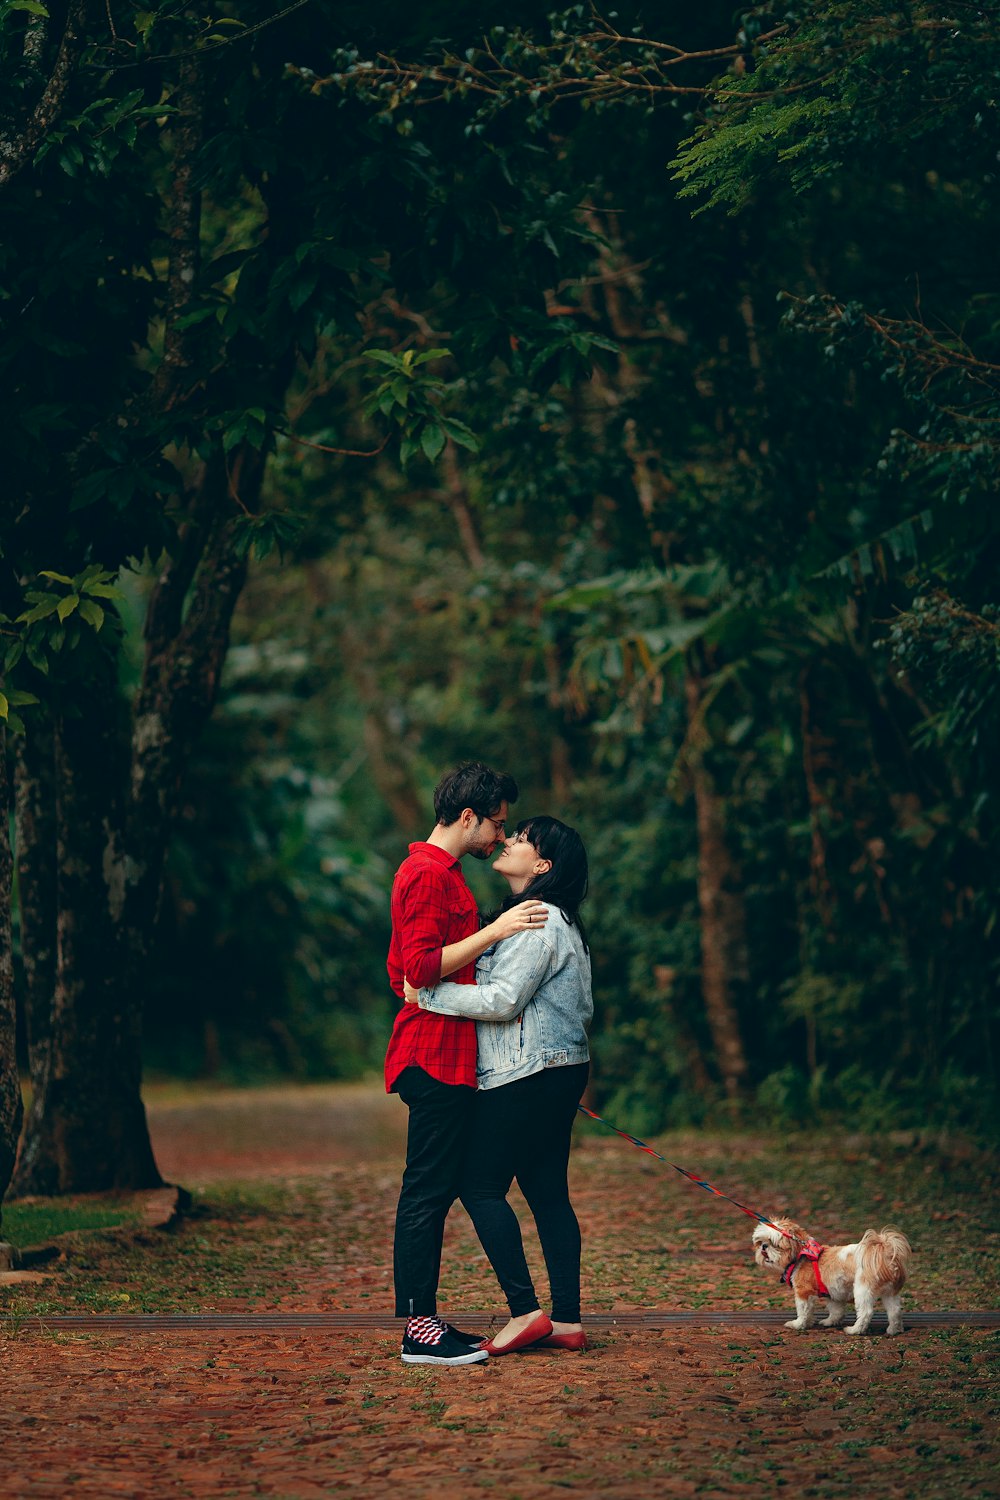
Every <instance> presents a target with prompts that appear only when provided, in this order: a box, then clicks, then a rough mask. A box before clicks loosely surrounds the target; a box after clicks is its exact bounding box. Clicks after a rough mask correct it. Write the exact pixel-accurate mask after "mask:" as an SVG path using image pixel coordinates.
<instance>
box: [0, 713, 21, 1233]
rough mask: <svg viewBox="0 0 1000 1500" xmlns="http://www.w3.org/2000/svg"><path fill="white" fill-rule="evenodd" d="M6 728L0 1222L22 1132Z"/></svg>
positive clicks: (1, 839) (1, 760)
mask: <svg viewBox="0 0 1000 1500" xmlns="http://www.w3.org/2000/svg"><path fill="white" fill-rule="evenodd" d="M6 739H7V731H6V729H5V728H4V727H3V726H2V725H0V1225H2V1224H3V1207H2V1204H3V1197H4V1194H5V1192H6V1191H7V1185H8V1183H9V1182H10V1178H11V1173H12V1171H13V1169H14V1155H15V1152H16V1151H17V1139H18V1136H19V1135H20V1133H21V1114H22V1104H21V1081H20V1079H19V1078H18V1074H17V1047H16V1033H15V1016H14V957H13V949H12V943H11V897H12V890H13V856H12V853H11V847H10V834H9V831H8V830H9V812H8V809H9V805H10V793H9V787H8V780H7V744H6Z"/></svg>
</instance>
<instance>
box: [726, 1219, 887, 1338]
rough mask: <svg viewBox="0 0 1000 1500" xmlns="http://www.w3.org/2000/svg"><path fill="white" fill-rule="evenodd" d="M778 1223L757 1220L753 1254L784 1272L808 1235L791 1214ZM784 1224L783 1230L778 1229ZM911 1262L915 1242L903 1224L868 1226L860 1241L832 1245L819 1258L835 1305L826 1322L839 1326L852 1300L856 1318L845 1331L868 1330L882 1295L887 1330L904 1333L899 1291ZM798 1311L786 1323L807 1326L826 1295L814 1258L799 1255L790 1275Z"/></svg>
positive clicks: (762, 1263)
mask: <svg viewBox="0 0 1000 1500" xmlns="http://www.w3.org/2000/svg"><path fill="white" fill-rule="evenodd" d="M773 1222H774V1223H775V1224H776V1225H777V1226H778V1227H777V1229H772V1228H771V1227H770V1225H768V1224H758V1225H757V1228H756V1229H755V1230H754V1232H753V1251H754V1260H755V1261H756V1262H757V1264H758V1265H759V1266H763V1267H765V1268H766V1269H767V1270H771V1271H779V1272H783V1271H784V1270H785V1268H786V1266H789V1265H790V1264H791V1263H792V1261H794V1260H795V1259H796V1257H797V1256H798V1254H799V1252H800V1251H801V1250H802V1248H803V1246H804V1245H805V1244H806V1242H807V1241H808V1239H809V1236H808V1234H807V1233H806V1231H805V1230H804V1229H803V1228H802V1227H801V1225H799V1224H796V1223H795V1222H794V1221H793V1220H792V1219H775V1220H774V1221H773ZM779 1230H783V1231H784V1233H779V1232H778V1231H779ZM909 1266H910V1245H909V1241H908V1240H907V1238H906V1236H905V1235H904V1234H902V1233H901V1232H900V1231H899V1230H898V1229H893V1228H891V1227H888V1228H886V1229H881V1230H875V1229H866V1230H865V1232H864V1234H863V1235H862V1236H861V1238H860V1240H859V1241H858V1242H857V1244H856V1245H827V1246H826V1247H825V1248H824V1250H823V1254H822V1255H821V1257H820V1261H819V1272H820V1275H821V1276H822V1278H823V1281H824V1282H825V1283H826V1286H827V1289H828V1291H829V1293H830V1310H829V1312H828V1313H827V1315H826V1317H825V1318H824V1319H823V1320H822V1322H821V1323H820V1327H821V1328H835V1327H836V1326H837V1325H838V1324H839V1323H840V1321H841V1319H842V1318H843V1316H844V1309H845V1308H846V1306H847V1304H848V1302H851V1301H853V1303H854V1322H853V1323H852V1324H851V1325H850V1327H849V1328H845V1329H844V1332H845V1333H864V1332H865V1330H866V1329H867V1327H868V1325H869V1323H870V1322H871V1320H872V1314H873V1313H874V1311H875V1304H876V1302H878V1301H879V1300H880V1299H881V1302H882V1305H883V1306H884V1308H885V1311H886V1316H887V1317H888V1319H889V1327H888V1329H887V1332H888V1333H902V1331H903V1319H902V1316H901V1311H902V1305H903V1300H902V1298H901V1296H900V1292H901V1291H902V1288H903V1283H904V1282H905V1280H906V1275H907V1272H908V1270H909ZM791 1288H792V1292H793V1294H794V1296H795V1317H794V1318H793V1319H792V1320H791V1322H790V1323H786V1324H785V1327H786V1328H794V1329H796V1330H797V1331H798V1332H800V1333H801V1332H804V1330H805V1329H807V1328H809V1327H810V1326H811V1324H812V1323H813V1322H815V1319H816V1315H817V1313H818V1312H819V1311H820V1306H821V1299H820V1298H819V1296H818V1295H817V1292H816V1274H815V1270H814V1268H813V1265H812V1262H811V1261H808V1260H800V1261H799V1263H798V1265H797V1266H796V1268H795V1270H794V1271H793V1272H792V1275H791Z"/></svg>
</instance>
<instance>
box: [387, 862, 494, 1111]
mask: <svg viewBox="0 0 1000 1500" xmlns="http://www.w3.org/2000/svg"><path fill="white" fill-rule="evenodd" d="M391 910H392V940H391V942H390V943H389V958H388V961H387V963H386V968H387V969H388V970H389V983H390V984H391V985H392V987H393V989H394V990H395V992H396V994H397V995H398V996H399V997H400V999H402V997H403V975H404V974H405V975H406V977H407V979H408V980H409V981H410V983H411V984H412V985H415V986H416V987H417V989H423V988H425V987H427V986H429V985H435V984H437V982H438V980H439V979H440V978H441V949H442V948H445V947H447V946H448V944H449V943H459V942H461V940H462V939H463V938H467V937H471V936H472V934H473V933H474V932H478V931H479V912H478V910H477V908H476V898H475V897H474V896H473V894H472V892H471V891H470V889H469V887H468V884H467V883H466V879H465V876H464V875H463V874H462V867H461V863H460V861H459V860H457V859H455V858H453V856H452V855H450V854H449V853H448V851H447V850H446V849H441V848H439V847H438V845H437V844H411V845H410V852H409V855H408V856H407V858H406V859H404V860H403V863H402V864H401V865H400V867H399V869H398V870H397V871H396V878H395V880H394V881H393V883H392V907H391ZM448 978H449V980H453V981H456V982H457V983H459V984H475V982H476V966H475V964H474V963H471V964H466V965H465V966H464V968H461V969H456V970H455V972H454V973H453V974H449V975H448ZM404 1068H423V1070H424V1072H425V1073H429V1074H430V1075H431V1077H432V1078H437V1079H439V1080H440V1082H441V1083H455V1084H459V1083H462V1084H467V1085H468V1086H469V1087H470V1088H475V1086H476V1023H475V1021H468V1020H465V1019H463V1018H462V1017H461V1016H438V1015H434V1014H433V1013H432V1012H431V1011H428V1010H421V1009H420V1007H419V1006H417V1005H406V1004H405V1003H404V1005H403V1007H402V1009H401V1010H400V1011H399V1013H398V1015H397V1016H396V1020H395V1022H394V1024H393V1028H392V1036H391V1037H390V1039H389V1046H388V1049H387V1051H386V1054H385V1087H386V1092H387V1093H392V1090H393V1088H394V1086H395V1083H396V1079H397V1078H398V1077H399V1075H400V1073H402V1071H403V1069H404Z"/></svg>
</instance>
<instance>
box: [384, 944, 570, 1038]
mask: <svg viewBox="0 0 1000 1500" xmlns="http://www.w3.org/2000/svg"><path fill="white" fill-rule="evenodd" d="M553 952H554V950H553V949H552V947H551V946H550V945H549V942H548V940H547V939H546V937H545V934H544V933H543V932H531V931H525V932H519V933H517V934H515V936H514V937H509V938H507V939H506V941H505V942H502V943H498V944H497V947H496V953H495V955H494V958H493V964H492V967H491V968H490V971H489V977H488V978H487V979H486V980H485V982H481V981H480V980H479V979H478V978H477V980H476V983H475V984H474V985H472V984H447V983H445V984H439V985H436V986H435V988H433V989H422V990H421V991H420V1008H421V1010H432V1011H435V1012H436V1013H437V1014H438V1015H442V1016H467V1017H468V1018H469V1019H470V1020H472V1021H513V1020H514V1018H515V1017H516V1016H519V1015H520V1014H521V1012H522V1010H523V1009H524V1007H525V1006H526V1005H527V1003H528V1001H529V1000H530V999H531V998H532V996H533V995H534V994H535V993H536V992H537V990H538V988H539V986H540V985H541V983H542V981H543V980H544V979H545V977H546V975H547V974H548V972H549V968H550V967H551V964H552V956H553ZM412 982H413V981H412V980H411V983H412Z"/></svg>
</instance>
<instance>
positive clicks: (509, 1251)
mask: <svg viewBox="0 0 1000 1500" xmlns="http://www.w3.org/2000/svg"><path fill="white" fill-rule="evenodd" d="M589 1071H590V1064H589V1063H577V1064H575V1065H574V1066H572V1067H568V1068H545V1069H543V1071H542V1072H540V1073H532V1075H531V1076H530V1077H529V1078H519V1079H518V1080H517V1082H516V1083H505V1084H503V1085H502V1086H501V1087H500V1088H496V1089H481V1090H480V1091H479V1093H477V1094H476V1096H475V1109H474V1111H473V1119H472V1133H471V1136H470V1138H469V1143H468V1150H467V1152H466V1157H465V1171H464V1172H463V1174H462V1181H461V1187H460V1190H459V1196H460V1197H461V1199H462V1203H463V1205H464V1206H465V1209H466V1211H467V1212H468V1215H469V1217H470V1219H471V1220H472V1222H473V1224H474V1225H475V1229H476V1233H477V1234H478V1236H479V1239H480V1241H481V1243H482V1247H483V1249H484V1250H485V1251H486V1254H487V1255H488V1256H489V1259H490V1264H491V1265H492V1267H493V1269H494V1271H495V1272H496V1274H497V1280H498V1281H499V1283H500V1286H501V1288H502V1289H503V1293H504V1296H505V1297H506V1298H507V1304H508V1306H509V1307H510V1312H511V1317H513V1318H517V1317H520V1316H521V1315H522V1314H524V1313H529V1312H532V1311H533V1310H534V1308H536V1307H538V1306H539V1302H538V1298H537V1296H536V1295H535V1289H534V1287H533V1286H532V1283H531V1276H530V1274H529V1271H528V1265H527V1261H526V1260H525V1258H524V1246H523V1244H522V1242H521V1230H520V1226H519V1225H518V1222H517V1216H516V1214H515V1213H514V1210H513V1209H512V1208H511V1206H510V1204H509V1203H508V1202H507V1193H508V1192H509V1191H510V1185H511V1183H512V1182H513V1180H514V1179H515V1178H516V1179H517V1185H518V1187H519V1188H520V1189H521V1192H522V1193H523V1194H524V1196H525V1198H526V1199H527V1202H528V1207H529V1208H530V1209H531V1212H532V1214H533V1216H534V1220H535V1224H536V1226H537V1228H538V1238H539V1240H540V1241H541V1245H542V1254H543V1256H544V1257H545V1269H546V1270H547V1271H548V1273H549V1289H550V1292H551V1295H552V1317H553V1319H555V1321H556V1322H560V1323H578V1322H579V1321H580V1226H579V1224H578V1223H577V1218H576V1214H575V1213H574V1212H573V1205H572V1204H571V1203H570V1201H569V1186H568V1184H567V1181H566V1169H567V1166H568V1164H569V1145H570V1136H571V1134H572V1131H573V1121H574V1120H575V1119H576V1106H577V1105H578V1104H579V1102H580V1100H581V1098H582V1097H583V1091H584V1089H585V1087H586V1085H587V1076H588V1073H589Z"/></svg>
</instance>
